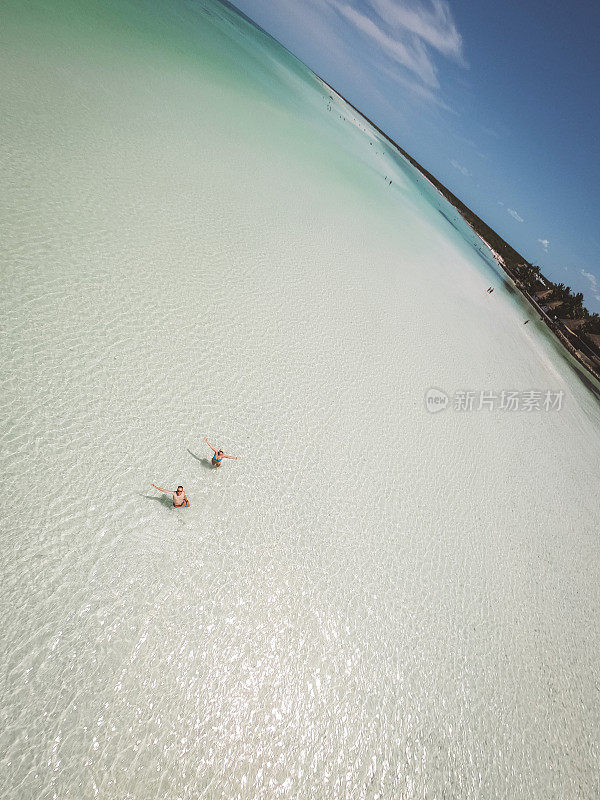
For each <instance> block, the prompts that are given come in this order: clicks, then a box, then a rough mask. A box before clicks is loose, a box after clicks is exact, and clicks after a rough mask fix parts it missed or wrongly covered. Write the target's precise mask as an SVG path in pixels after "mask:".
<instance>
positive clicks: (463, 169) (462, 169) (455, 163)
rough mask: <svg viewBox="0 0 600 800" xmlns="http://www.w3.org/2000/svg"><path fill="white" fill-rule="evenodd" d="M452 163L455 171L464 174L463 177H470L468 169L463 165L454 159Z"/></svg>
mask: <svg viewBox="0 0 600 800" xmlns="http://www.w3.org/2000/svg"><path fill="white" fill-rule="evenodd" d="M450 163H451V164H452V166H453V167H454V169H457V170H458V171H459V172H462V174H463V175H466V176H467V177H468V176H469V175H470V174H471V173H470V172H469V170H468V169H467V168H466V167H463V165H462V164H459V163H458V161H455V160H454V159H452V160H451V161H450Z"/></svg>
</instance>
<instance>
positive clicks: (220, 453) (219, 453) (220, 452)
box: [217, 450, 225, 456]
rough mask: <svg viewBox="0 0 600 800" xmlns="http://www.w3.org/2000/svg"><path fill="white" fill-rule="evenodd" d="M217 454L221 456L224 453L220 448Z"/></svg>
mask: <svg viewBox="0 0 600 800" xmlns="http://www.w3.org/2000/svg"><path fill="white" fill-rule="evenodd" d="M217 455H218V456H222V455H225V454H224V453H223V451H222V450H219V452H218V453H217Z"/></svg>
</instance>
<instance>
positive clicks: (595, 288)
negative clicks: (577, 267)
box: [581, 269, 600, 300]
mask: <svg viewBox="0 0 600 800" xmlns="http://www.w3.org/2000/svg"><path fill="white" fill-rule="evenodd" d="M581 274H582V275H583V277H584V278H587V279H588V281H589V282H590V286H591V288H592V292H594V297H595V298H596V300H600V294H599V293H598V290H599V289H600V286H598V278H597V277H596V276H595V275H594V274H593V273H591V272H586V271H585V270H584V269H582V270H581Z"/></svg>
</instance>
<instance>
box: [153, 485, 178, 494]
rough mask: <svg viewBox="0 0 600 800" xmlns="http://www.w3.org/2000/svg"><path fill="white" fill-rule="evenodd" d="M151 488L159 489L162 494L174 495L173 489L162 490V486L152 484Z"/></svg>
mask: <svg viewBox="0 0 600 800" xmlns="http://www.w3.org/2000/svg"><path fill="white" fill-rule="evenodd" d="M151 486H154V488H155V489H158V491H159V492H162V493H163V494H173V491H172V490H171V489H161V488H160V486H157V485H156V484H155V483H152V484H151Z"/></svg>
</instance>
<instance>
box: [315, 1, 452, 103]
mask: <svg viewBox="0 0 600 800" xmlns="http://www.w3.org/2000/svg"><path fill="white" fill-rule="evenodd" d="M312 4H313V6H314V5H317V6H319V5H320V6H321V7H322V9H323V11H331V10H332V9H333V10H334V11H335V12H336V13H337V14H338V15H339V16H340V17H341V18H342V19H343V20H344V22H345V23H347V24H348V25H350V26H351V28H352V29H353V30H354V33H355V34H356V35H357V36H359V37H361V38H365V39H367V40H370V46H371V47H372V46H373V44H375V45H376V52H375V53H374V58H373V60H374V62H375V63H374V65H375V66H376V67H377V68H378V69H380V70H381V68H382V67H386V66H387V67H388V68H389V67H390V66H391V65H392V64H393V65H395V66H396V67H397V68H398V67H399V68H401V69H403V70H404V71H405V74H404V76H400V78H402V77H404V79H405V80H406V78H407V77H408V75H409V74H412V76H413V77H414V78H417V79H418V81H419V82H420V83H421V85H422V87H423V89H424V90H425V91H423V92H422V93H421V97H423V99H427V100H430V101H432V102H434V103H436V104H437V105H439V106H441V107H442V108H445V109H446V110H450V111H452V109H450V108H449V107H448V106H447V105H446V104H444V103H443V101H439V98H437V95H436V94H435V90H437V89H439V87H440V84H439V80H438V76H437V67H436V63H435V55H436V54H438V55H440V56H443V57H444V58H448V59H450V60H452V61H454V62H455V63H457V64H460V65H461V66H462V67H466V66H467V64H466V61H465V58H464V55H463V43H462V37H461V35H460V33H459V32H458V29H457V27H456V24H455V22H454V19H453V17H452V12H451V9H450V5H449V4H448V3H447V2H446V0H363V2H360V3H359V2H358V0H312ZM348 46H349V47H350V46H351V45H350V44H349V45H348ZM399 82H401V81H399ZM407 88H409V89H410V90H411V91H413V92H414V87H411V86H407ZM414 93H416V92H414Z"/></svg>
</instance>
